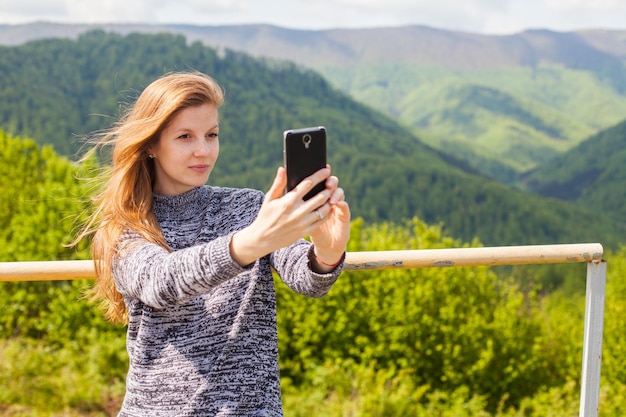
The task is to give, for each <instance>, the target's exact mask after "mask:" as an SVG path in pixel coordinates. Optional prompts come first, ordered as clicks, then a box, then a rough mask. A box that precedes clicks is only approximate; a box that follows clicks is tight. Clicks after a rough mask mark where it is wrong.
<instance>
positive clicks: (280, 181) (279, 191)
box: [265, 167, 287, 200]
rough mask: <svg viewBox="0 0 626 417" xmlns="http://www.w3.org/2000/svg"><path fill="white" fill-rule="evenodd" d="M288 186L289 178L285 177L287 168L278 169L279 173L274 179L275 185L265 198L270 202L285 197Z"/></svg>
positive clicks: (277, 172)
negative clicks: (284, 191)
mask: <svg viewBox="0 0 626 417" xmlns="http://www.w3.org/2000/svg"><path fill="white" fill-rule="evenodd" d="M286 185H287V177H286V175H285V168H284V167H278V171H276V177H274V183H273V184H272V186H271V187H270V189H269V190H268V192H267V194H266V195H265V198H266V199H268V200H275V199H278V198H281V197H282V196H283V190H284V189H285V186H286Z"/></svg>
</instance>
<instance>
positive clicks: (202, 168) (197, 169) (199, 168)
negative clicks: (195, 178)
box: [189, 164, 209, 172]
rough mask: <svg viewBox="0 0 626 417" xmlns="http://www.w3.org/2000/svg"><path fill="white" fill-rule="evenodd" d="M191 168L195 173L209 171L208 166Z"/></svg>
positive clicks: (193, 166)
mask: <svg viewBox="0 0 626 417" xmlns="http://www.w3.org/2000/svg"><path fill="white" fill-rule="evenodd" d="M189 168H191V169H192V170H193V171H195V172H206V171H208V170H209V166H208V165H204V164H202V165H192V166H190V167H189Z"/></svg>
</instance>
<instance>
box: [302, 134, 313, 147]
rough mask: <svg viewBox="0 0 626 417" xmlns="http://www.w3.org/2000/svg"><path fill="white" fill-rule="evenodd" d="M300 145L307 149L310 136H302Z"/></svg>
mask: <svg viewBox="0 0 626 417" xmlns="http://www.w3.org/2000/svg"><path fill="white" fill-rule="evenodd" d="M302 143H304V147H305V148H307V149H309V145H310V144H311V135H309V134H308V133H307V134H305V135H303V136H302Z"/></svg>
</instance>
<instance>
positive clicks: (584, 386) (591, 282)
mask: <svg viewBox="0 0 626 417" xmlns="http://www.w3.org/2000/svg"><path fill="white" fill-rule="evenodd" d="M603 254H604V251H603V248H602V245H601V244H599V243H582V244H564V245H531V246H501V247H485V248H458V249H425V250H402V251H374V252H349V253H347V254H346V262H345V267H344V270H347V271H362V270H383V269H408V268H433V267H461V266H499V265H531V264H555V263H576V262H578V263H582V262H586V263H587V282H586V298H585V323H584V339H583V358H582V376H581V391H580V411H579V416H580V417H597V416H598V409H599V397H600V369H601V365H602V332H603V328H604V300H605V294H606V261H604V259H603ZM94 277H95V272H94V267H93V261H43V262H0V282H2V281H59V280H74V279H92V278H94Z"/></svg>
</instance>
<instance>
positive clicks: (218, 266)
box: [113, 232, 247, 309]
mask: <svg viewBox="0 0 626 417" xmlns="http://www.w3.org/2000/svg"><path fill="white" fill-rule="evenodd" d="M230 239H231V235H230V234H228V235H226V236H222V237H219V238H217V239H215V240H212V241H211V242H208V243H204V244H201V245H197V246H192V247H189V248H185V249H181V250H177V251H173V252H169V251H167V250H165V249H164V248H162V247H161V246H159V245H156V244H152V243H149V242H147V241H146V240H144V239H143V238H141V237H139V236H138V235H136V234H134V233H132V232H128V233H126V234H125V235H124V236H123V238H122V241H121V244H120V246H119V248H120V251H119V253H120V254H119V255H118V256H117V257H116V259H115V260H114V264H113V276H114V278H115V284H116V287H117V289H118V291H119V292H120V293H121V294H122V295H124V296H126V297H131V298H135V299H138V300H140V301H141V302H142V303H144V304H146V305H148V306H150V307H153V308H157V309H164V308H167V307H171V306H174V305H179V304H182V303H184V302H186V301H187V300H189V299H191V298H193V297H195V296H197V295H199V294H202V293H205V292H208V291H210V290H212V289H213V288H215V287H216V286H218V285H219V284H221V283H223V282H225V281H227V280H229V279H230V278H233V277H234V276H236V275H238V274H240V273H242V272H245V271H246V270H247V269H245V268H242V267H241V266H239V264H237V262H235V261H234V260H233V259H232V257H231V255H230V250H229V242H230Z"/></svg>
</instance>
